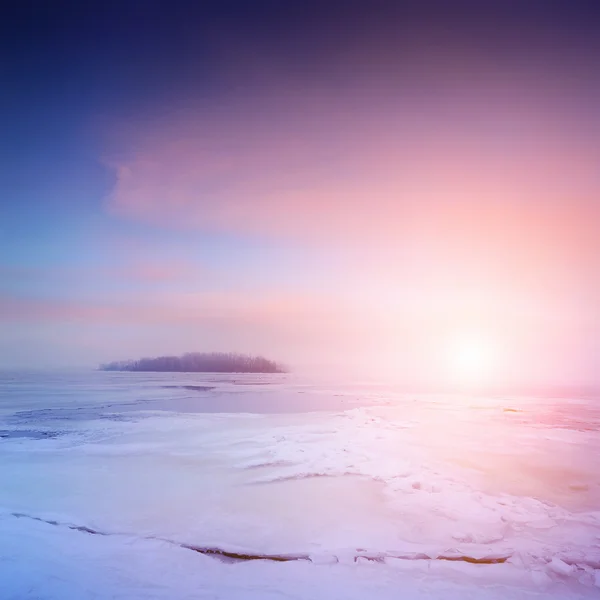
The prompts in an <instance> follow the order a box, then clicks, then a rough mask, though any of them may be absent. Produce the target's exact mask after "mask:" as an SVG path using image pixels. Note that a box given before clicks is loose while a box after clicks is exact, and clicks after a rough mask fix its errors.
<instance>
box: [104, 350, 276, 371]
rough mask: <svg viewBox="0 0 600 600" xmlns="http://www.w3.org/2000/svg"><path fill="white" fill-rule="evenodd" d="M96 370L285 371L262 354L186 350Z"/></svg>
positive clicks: (109, 364)
mask: <svg viewBox="0 0 600 600" xmlns="http://www.w3.org/2000/svg"><path fill="white" fill-rule="evenodd" d="M100 370H101V371H147V372H163V373H169V372H173V373H287V369H286V368H285V367H284V366H283V365H281V364H279V363H276V362H274V361H272V360H268V359H266V358H263V357H262V356H249V355H246V354H237V353H231V352H208V353H205V352H190V353H188V354H183V355H182V356H158V357H157V358H140V359H139V360H120V361H114V362H110V363H106V364H103V365H100Z"/></svg>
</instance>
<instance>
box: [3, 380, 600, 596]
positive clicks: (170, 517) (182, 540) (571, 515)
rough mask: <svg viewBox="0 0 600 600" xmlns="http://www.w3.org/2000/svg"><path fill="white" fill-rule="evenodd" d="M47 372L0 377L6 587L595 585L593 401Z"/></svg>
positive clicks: (500, 589)
mask: <svg viewBox="0 0 600 600" xmlns="http://www.w3.org/2000/svg"><path fill="white" fill-rule="evenodd" d="M28 377H29V379H28ZM39 377H40V376H39V375H35V376H33V375H29V376H24V375H23V376H20V378H13V379H12V381H10V382H9V383H3V382H2V381H1V380H0V398H1V400H0V430H1V431H2V432H3V436H4V437H2V438H1V439H0V480H1V481H2V482H3V483H2V486H0V542H1V543H0V551H1V553H2V554H1V560H0V569H2V570H3V571H2V572H1V574H0V575H1V577H0V580H1V581H2V582H4V581H9V582H10V585H11V586H12V587H8V588H7V589H10V590H11V593H12V594H13V596H12V597H15V598H21V597H27V595H26V594H25V593H24V590H29V589H30V588H27V587H26V586H27V582H28V581H31V582H33V583H32V586H33V587H31V590H33V591H32V592H31V593H30V597H44V598H70V597H73V598H83V597H86V594H87V595H91V594H92V591H91V590H93V589H94V585H97V586H99V587H98V589H100V590H102V593H101V594H100V596H99V597H108V596H110V594H112V593H114V594H116V595H117V597H119V596H118V594H121V597H127V598H129V597H157V598H171V597H178V598H179V597H194V593H196V592H194V590H195V589H200V590H204V591H203V592H202V593H204V594H205V595H208V596H210V594H213V596H215V597H218V598H235V597H240V598H252V597H269V595H273V597H274V596H275V595H277V594H280V595H284V596H285V595H289V596H290V597H295V598H312V597H315V598H319V597H330V598H332V597H344V598H346V597H348V598H354V597H356V598H371V597H375V596H376V597H382V598H386V597H396V596H394V589H396V591H397V589H398V586H400V587H401V588H402V589H403V590H408V591H407V594H409V593H410V594H413V596H412V597H415V598H419V597H444V598H452V597H453V594H454V595H455V596H456V597H457V598H458V597H461V598H464V597H470V596H472V597H478V598H480V597H484V598H486V599H487V598H495V597H498V598H505V597H511V598H512V597H517V598H518V597H523V598H525V597H532V596H531V595H532V594H533V595H534V596H535V595H537V594H541V595H542V596H543V597H552V596H555V597H563V598H564V597H572V598H578V597H581V598H584V597H592V596H593V595H594V594H597V589H596V587H595V586H597V583H598V569H600V511H599V507H600V477H599V472H598V471H599V470H598V467H597V465H596V462H595V456H597V455H598V451H599V450H600V438H599V434H598V423H599V422H600V406H599V405H598V404H596V403H594V402H593V401H583V400H581V399H578V400H568V399H565V400H559V399H542V398H510V399H506V398H473V397H458V396H451V395H447V396H444V395H435V396H434V395H410V394H406V392H404V391H400V390H397V389H394V388H393V387H391V386H390V387H389V388H385V387H382V386H378V387H377V388H372V389H369V388H366V387H365V386H353V385H352V384H349V383H341V384H340V385H339V387H337V388H336V387H335V386H332V385H331V383H328V385H327V386H324V385H320V384H319V383H318V382H317V383H307V382H303V381H302V380H294V379H293V378H290V377H289V376H286V378H282V377H279V378H277V377H275V378H272V377H271V378H269V377H264V378H261V377H259V376H254V377H253V378H251V379H248V380H245V379H240V380H236V379H234V378H233V377H227V376H219V378H218V379H217V378H215V377H211V376H199V375H195V376H184V375H177V376H171V375H168V374H160V376H159V375H157V374H151V375H148V376H140V374H116V375H115V374H109V373H102V374H99V373H91V374H87V375H80V376H78V377H79V378H77V377H75V376H72V375H64V376H62V378H61V377H58V376H56V377H55V379H52V378H50V379H49V380H48V381H46V382H45V387H44V384H42V382H41V381H40V379H39ZM86 378H87V379H86ZM86 382H87V383H86ZM207 388H214V389H207ZM307 396H310V397H311V400H310V401H309V402H307V404H306V406H305V408H306V410H305V411H304V412H300V411H299V410H298V409H297V407H298V406H302V403H301V401H300V400H299V398H303V397H307ZM169 398H172V400H173V402H172V404H169V402H170V400H169ZM349 398H352V402H351V403H349V404H348V405H347V406H344V405H342V401H345V400H347V399H349ZM315 399H318V400H319V403H318V406H316V405H315V402H316V401H315ZM219 402H223V403H224V405H225V406H226V407H227V410H226V411H224V412H218V413H215V412H210V411H211V410H213V408H214V406H215V405H218V403H219ZM287 402H289V403H290V404H289V405H288V406H287V408H289V406H293V407H296V408H295V410H294V411H290V410H287V409H286V408H281V406H280V405H281V404H285V403H287ZM236 403H237V407H238V408H239V409H240V410H239V411H238V412H236V411H234V410H233V408H235V407H236ZM253 404H254V405H255V406H256V407H257V408H256V411H255V412H248V409H249V408H251V407H252V406H253ZM269 407H271V408H270V409H269V410H267V409H268V408H269ZM506 407H509V408H511V409H514V410H510V411H508V412H507V411H505V410H504V409H505V408H506ZM168 408H171V409H172V410H167V409H168ZM316 409H318V410H316ZM515 410H516V411H517V412H515ZM583 422H585V424H586V425H585V427H583V426H582V423H583ZM50 432H51V435H50ZM44 433H47V435H45V434H44ZM5 434H6V435H5ZM15 514H16V515H19V516H15ZM91 532H94V533H97V535H94V534H93V533H91ZM193 549H198V550H199V551H194V550H193ZM204 550H210V552H204ZM213 550H214V551H215V552H216V554H215V552H213ZM217 551H218V552H221V553H225V554H222V556H225V555H226V554H234V555H239V556H240V557H246V558H241V559H239V560H238V559H236V560H235V561H234V562H235V564H221V563H219V562H218V561H217V560H215V557H217V558H218V552H217ZM203 552H204V553H203ZM225 557H226V556H225ZM258 557H263V558H265V559H269V557H287V558H289V557H292V558H299V559H300V560H292V561H290V562H281V561H273V560H270V559H269V560H250V558H253V559H256V558H258ZM240 561H241V562H240ZM75 563H77V564H78V565H80V566H77V567H75V566H74V565H75ZM157 565H158V566H157ZM228 569H235V571H234V573H235V575H234V576H232V575H231V574H230V573H231V571H229V570H228ZM232 577H233V578H235V579H236V580H238V579H239V582H241V583H239V584H238V583H236V584H235V585H234V583H233V582H232V581H231V579H232ZM61 578H62V579H61ZM61 581H62V583H61ZM243 582H245V583H243ZM243 585H246V586H247V588H246V589H245V591H244V587H243ZM482 585H483V588H482ZM36 586H37V587H36ZM53 586H54V587H53ZM61 586H62V587H61ZM111 586H112V587H111ZM194 586H199V587H198V588H195V587H194ZM328 586H329V587H328ZM394 586H395V587H394ZM332 590H333V591H332ZM482 590H484V592H485V595H482V593H483V592H482ZM328 591H329V592H328ZM327 592H328V593H329V595H327ZM3 593H4V592H3ZM27 593H29V592H27ZM261 593H263V594H264V595H262V596H261V595H260V594H261ZM36 594H37V596H36ZM561 594H562V595H561ZM542 596H540V597H542ZM2 597H4V596H2ZM8 597H11V596H8ZM405 597H408V598H410V597H411V596H410V595H407V596H405Z"/></svg>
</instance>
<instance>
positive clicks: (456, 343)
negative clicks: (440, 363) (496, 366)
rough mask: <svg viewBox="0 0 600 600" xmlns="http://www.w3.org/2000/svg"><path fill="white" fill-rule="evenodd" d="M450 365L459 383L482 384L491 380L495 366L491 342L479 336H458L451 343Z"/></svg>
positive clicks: (452, 375)
mask: <svg viewBox="0 0 600 600" xmlns="http://www.w3.org/2000/svg"><path fill="white" fill-rule="evenodd" d="M447 357H448V367H449V371H450V376H451V377H452V379H453V380H454V381H455V382H457V383H464V384H480V383H485V382H486V381H488V380H489V377H490V375H491V371H492V367H493V352H492V346H491V344H490V343H489V342H488V341H487V340H485V339H483V338H481V337H478V336H461V337H457V338H455V339H454V340H452V342H451V343H450V344H449V347H448V352H447Z"/></svg>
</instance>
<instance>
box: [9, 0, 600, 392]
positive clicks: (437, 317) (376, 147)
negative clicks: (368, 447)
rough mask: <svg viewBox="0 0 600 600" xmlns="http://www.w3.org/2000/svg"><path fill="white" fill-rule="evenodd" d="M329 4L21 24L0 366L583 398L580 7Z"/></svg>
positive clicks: (594, 103)
mask: <svg viewBox="0 0 600 600" xmlns="http://www.w3.org/2000/svg"><path fill="white" fill-rule="evenodd" d="M325 4H326V6H323V4H320V5H317V4H313V3H311V2H303V3H293V2H291V3H289V4H285V6H284V5H281V4H280V3H275V4H274V3H271V2H257V3H255V4H254V3H253V5H252V7H250V6H249V5H248V4H246V3H235V2H233V3H215V4H212V3H203V4H202V7H198V6H196V7H191V5H184V4H182V5H181V10H177V8H176V7H175V5H173V4H172V3H169V4H166V3H160V2H150V3H148V4H145V5H144V6H143V7H142V6H141V5H139V4H136V3H128V2H127V3H124V4H121V5H119V8H118V10H117V9H116V8H115V10H113V9H112V8H111V7H110V5H108V6H107V5H104V4H103V5H102V6H100V5H98V7H96V8H83V7H80V8H79V9H76V10H74V9H73V8H71V9H69V10H67V9H66V8H65V10H64V11H63V10H60V9H57V10H56V11H52V13H50V12H48V11H47V9H45V8H44V7H43V5H42V4H41V3H40V4H39V5H38V6H37V8H36V5H35V3H34V4H33V5H32V7H33V8H21V9H18V8H15V10H14V14H13V15H11V16H12V17H13V18H12V19H9V22H8V25H9V27H8V29H7V32H6V33H7V35H6V36H3V44H6V51H7V54H6V55H8V56H10V57H11V58H12V60H11V61H9V64H8V69H6V70H4V71H2V74H1V77H2V78H3V81H2V82H1V83H2V87H3V88H4V89H9V90H10V92H9V94H8V98H7V100H8V102H7V108H6V110H5V111H3V115H2V121H3V125H4V124H5V125H6V127H5V128H4V129H3V130H4V131H7V132H8V135H5V136H3V139H2V142H1V143H2V150H3V156H6V160H5V161H3V162H4V166H3V169H2V173H1V177H0V197H1V200H0V366H8V367H10V366H18V365H43V366H47V365H54V366H68V365H93V364H95V363H97V362H100V361H103V360H109V359H119V358H128V357H136V356H138V355H142V354H143V355H146V354H149V355H153V354H161V353H180V352H184V351H191V350H238V351H247V352H257V353H264V354H266V355H269V356H271V357H273V358H277V359H281V360H283V361H286V362H288V363H290V364H291V365H292V366H297V367H298V368H300V369H301V370H302V369H311V368H315V367H319V368H320V369H327V368H331V369H346V370H348V371H355V370H357V369H359V370H362V371H365V372H375V373H379V372H385V373H388V374H394V375H396V376H397V377H398V378H400V379H404V380H406V381H411V382H425V381H431V380H432V379H433V380H436V381H437V380H440V381H441V380H442V379H443V377H444V373H445V369H446V365H445V364H444V360H445V359H444V358H443V356H444V352H445V348H446V347H447V346H448V344H451V342H452V340H453V339H455V338H457V337H461V336H463V335H475V336H478V337H480V338H481V339H484V340H486V343H487V344H489V346H490V347H493V349H494V356H495V358H494V369H493V370H494V375H493V379H494V383H498V384H506V385H512V384H521V383H544V384H555V383H556V384H573V385H579V384H586V385H587V384H594V385H595V384H600V379H599V378H600V370H598V368H597V365H598V364H600V309H599V307H600V175H599V173H600V171H599V170H598V165H599V164H600V160H599V159H600V141H599V140H600V135H599V134H600V110H599V109H598V107H599V106H600V97H599V95H600V94H599V91H600V75H599V74H600V68H599V67H600V64H599V63H600V58H599V57H600V48H598V45H599V44H598V40H599V39H600V36H599V34H600V19H599V15H598V11H597V10H596V9H595V5H594V4H593V3H588V2H562V3H561V2H559V3H555V4H553V5H552V6H551V7H549V6H548V3H541V2H531V3H527V7H525V6H523V3H513V2H503V3H495V2H489V3H485V6H482V3H475V2H458V3H457V4H456V5H453V6H454V8H453V10H452V11H448V9H447V6H446V8H444V3H438V2H433V3H412V2H411V3H398V2H396V3H378V2H375V3H365V2H363V3H359V2H349V3H345V4H344V5H343V6H342V4H340V3H337V2H331V3H325ZM425 4H427V6H425Z"/></svg>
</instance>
